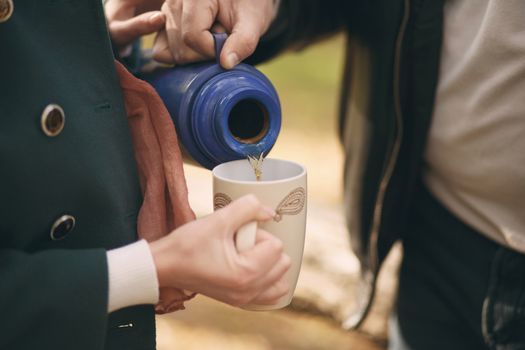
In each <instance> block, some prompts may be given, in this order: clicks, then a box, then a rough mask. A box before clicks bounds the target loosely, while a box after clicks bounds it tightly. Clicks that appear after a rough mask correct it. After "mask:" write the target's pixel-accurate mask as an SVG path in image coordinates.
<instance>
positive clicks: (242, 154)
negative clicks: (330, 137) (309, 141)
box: [142, 34, 281, 169]
mask: <svg viewBox="0 0 525 350" xmlns="http://www.w3.org/2000/svg"><path fill="white" fill-rule="evenodd" d="M226 38H227V35H226V34H214V39H215V51H216V56H217V61H218V58H219V57H220V55H219V54H220V52H221V50H222V46H223V44H224V41H225V40H226ZM142 78H143V79H145V80H147V81H148V82H149V83H150V84H151V85H153V87H154V88H155V89H156V90H157V92H158V94H159V95H160V97H161V98H162V100H163V101H164V104H165V105H166V107H167V109H168V111H169V113H170V114H171V117H172V119H173V121H174V124H175V127H176V129H177V133H178V136H179V143H180V144H181V146H182V148H183V151H184V152H185V153H186V154H187V155H189V156H190V157H191V158H193V160H194V161H196V162H198V163H199V164H200V165H202V166H204V167H206V168H208V169H212V168H213V167H214V166H215V165H218V164H220V163H224V162H227V161H230V160H236V159H241V158H246V157H247V156H248V155H251V156H257V157H258V156H259V155H260V154H261V153H264V154H265V155H266V154H267V153H268V152H269V151H270V150H271V148H272V147H273V145H274V144H275V142H276V140H277V136H278V134H279V131H280V128H281V107H280V103H279V97H278V96H277V92H276V91H275V89H274V87H273V86H272V83H271V82H270V81H269V80H268V79H267V78H266V77H265V76H264V75H263V74H262V73H261V72H259V71H258V70H257V69H255V68H254V67H252V66H250V65H247V64H243V63H241V64H239V65H237V67H235V68H234V69H232V70H225V69H223V68H222V67H221V66H220V65H219V64H218V63H200V64H191V65H187V66H178V67H175V68H162V69H158V70H155V71H154V72H152V73H150V74H147V75H144V76H143V77H142Z"/></svg>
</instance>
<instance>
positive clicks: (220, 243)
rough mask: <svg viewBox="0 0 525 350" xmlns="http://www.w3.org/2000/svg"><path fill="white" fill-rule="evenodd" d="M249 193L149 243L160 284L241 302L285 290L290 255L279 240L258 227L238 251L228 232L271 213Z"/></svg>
mask: <svg viewBox="0 0 525 350" xmlns="http://www.w3.org/2000/svg"><path fill="white" fill-rule="evenodd" d="M274 214H275V213H274V211H273V210H272V209H268V208H265V207H264V206H262V205H261V204H260V202H259V201H258V200H257V199H256V198H255V197H254V196H244V197H242V198H240V199H239V200H236V201H234V202H233V203H232V204H231V205H229V206H228V207H227V208H224V209H222V210H219V211H217V212H215V213H213V214H212V215H209V216H207V217H204V218H202V219H199V220H196V221H193V222H190V223H188V224H186V225H184V226H181V227H180V228H178V229H176V230H175V231H173V232H172V233H171V234H169V235H168V236H166V237H164V238H162V239H160V240H158V241H156V242H152V243H150V247H151V251H152V255H153V259H154V262H155V266H156V267H157V275H158V279H159V285H160V287H176V288H180V289H184V290H190V291H192V292H197V293H200V294H204V295H206V296H209V297H211V298H214V299H217V300H219V301H222V302H225V303H228V304H231V305H235V306H243V305H246V304H249V303H257V304H264V305H266V304H273V303H275V302H276V301H277V300H279V298H281V297H282V296H283V295H286V294H287V293H288V290H289V287H288V283H287V281H286V279H285V278H284V274H285V272H286V271H287V270H288V269H289V267H290V258H289V257H288V256H287V255H285V254H283V244H282V242H281V241H280V240H279V239H277V238H275V237H274V236H273V235H271V234H269V233H268V232H266V231H264V230H262V229H258V230H257V233H256V241H255V245H254V246H253V247H252V248H250V249H248V250H246V251H244V252H238V251H237V249H236V247H235V244H234V237H235V233H236V232H237V231H238V229H239V228H240V227H241V226H243V225H244V224H246V223H248V222H252V221H261V222H262V221H267V220H271V219H272V218H273V217H274Z"/></svg>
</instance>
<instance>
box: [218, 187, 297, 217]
mask: <svg viewBox="0 0 525 350" xmlns="http://www.w3.org/2000/svg"><path fill="white" fill-rule="evenodd" d="M231 202H232V199H231V198H230V197H229V196H228V195H227V194H225V193H216V194H215V195H214V196H213V208H214V210H217V209H221V208H224V207H225V206H227V205H228V204H230V203H231ZM305 203H306V190H305V189H304V188H303V187H297V188H296V189H294V190H292V191H291V192H290V193H288V195H286V197H284V199H283V200H282V201H281V202H280V203H279V205H277V208H276V209H275V213H276V215H275V216H274V218H273V220H274V221H275V222H280V221H281V220H282V219H283V215H297V214H299V213H300V212H301V211H302V210H303V209H304V205H305Z"/></svg>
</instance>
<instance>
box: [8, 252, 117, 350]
mask: <svg viewBox="0 0 525 350" xmlns="http://www.w3.org/2000/svg"><path fill="white" fill-rule="evenodd" d="M107 290H108V276H107V262H106V252H105V251H104V250H102V249H96V250H48V251H43V252H39V253H35V254H27V253H23V252H21V251H17V250H11V249H0V349H10V350H22V349H24V350H25V349H43V350H46V349H77V350H97V349H103V348H104V340H105V334H106V325H107V298H108V295H107Z"/></svg>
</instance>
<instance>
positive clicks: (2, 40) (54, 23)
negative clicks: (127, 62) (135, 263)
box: [0, 0, 155, 350]
mask: <svg viewBox="0 0 525 350" xmlns="http://www.w3.org/2000/svg"><path fill="white" fill-rule="evenodd" d="M0 1H4V0H0ZM49 104H56V105H59V106H60V107H61V108H62V109H63V111H64V114H65V123H64V128H63V130H62V132H60V133H59V134H58V135H57V136H55V137H50V136H48V135H46V133H45V132H44V129H45V128H44V129H43V127H42V125H41V119H42V113H43V111H44V109H45V108H46V106H48V105H49ZM0 121H1V123H0V349H9V350H17V349H28V350H36V349H53V350H59V349H68V350H70V349H75V350H82V349H86V350H98V349H105V348H108V349H109V348H111V349H152V348H154V332H155V330H154V314H153V308H152V306H140V307H133V308H128V309H124V310H121V311H118V312H115V313H113V314H111V315H110V316H109V317H108V315H107V298H108V276H107V266H106V250H107V249H111V248H115V247H119V246H122V245H125V244H127V243H129V242H132V241H134V240H136V218H137V213H138V209H139V206H140V203H141V193H140V188H139V182H138V178H137V174H136V168H135V163H134V159H133V154H132V145H131V140H130V134H129V130H128V125H127V120H126V116H125V111H124V107H123V102H122V96H121V92H120V89H119V85H118V81H117V77H116V73H115V68H114V64H113V55H112V50H111V46H110V41H109V37H108V33H107V29H106V25H105V17H104V13H103V8H102V1H100V0H14V12H13V14H12V16H11V17H10V18H9V19H8V20H7V21H5V22H2V23H0ZM64 215H69V216H71V217H72V218H74V219H75V225H74V227H73V228H71V224H72V222H71V221H70V222H69V223H68V224H69V226H67V225H64V224H62V225H61V226H60V227H59V228H58V230H56V231H55V232H54V233H53V234H51V230H52V227H53V225H54V223H55V222H56V220H57V219H59V218H60V217H63V216H64ZM56 224H57V225H58V222H56ZM55 226H56V225H55ZM52 235H53V236H54V237H55V238H62V239H60V240H53V239H52V237H51V236H52ZM61 235H62V236H63V237H61ZM123 324H124V325H127V324H132V325H133V327H118V326H119V325H123Z"/></svg>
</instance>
